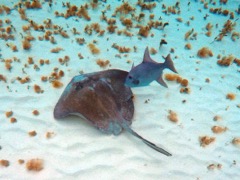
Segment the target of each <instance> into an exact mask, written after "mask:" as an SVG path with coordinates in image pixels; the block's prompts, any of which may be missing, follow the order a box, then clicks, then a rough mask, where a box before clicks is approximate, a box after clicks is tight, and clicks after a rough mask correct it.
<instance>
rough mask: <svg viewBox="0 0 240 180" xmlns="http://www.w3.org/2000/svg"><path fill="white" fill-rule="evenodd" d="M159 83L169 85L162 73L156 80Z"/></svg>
mask: <svg viewBox="0 0 240 180" xmlns="http://www.w3.org/2000/svg"><path fill="white" fill-rule="evenodd" d="M156 81H157V82H158V83H159V84H161V85H162V86H164V87H166V88H167V87H168V86H167V84H166V83H165V82H164V81H163V78H162V75H160V76H159V78H158V79H157V80H156Z"/></svg>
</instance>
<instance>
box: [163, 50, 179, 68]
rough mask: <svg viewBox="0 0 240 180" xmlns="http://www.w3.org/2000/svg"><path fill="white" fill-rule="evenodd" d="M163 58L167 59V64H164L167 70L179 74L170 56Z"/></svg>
mask: <svg viewBox="0 0 240 180" xmlns="http://www.w3.org/2000/svg"><path fill="white" fill-rule="evenodd" d="M163 58H164V59H165V62H164V63H163V64H164V66H165V68H168V69H170V70H171V71H173V72H175V73H178V72H177V70H176V69H175V67H174V64H173V61H172V58H171V56H170V54H168V55H167V57H163Z"/></svg>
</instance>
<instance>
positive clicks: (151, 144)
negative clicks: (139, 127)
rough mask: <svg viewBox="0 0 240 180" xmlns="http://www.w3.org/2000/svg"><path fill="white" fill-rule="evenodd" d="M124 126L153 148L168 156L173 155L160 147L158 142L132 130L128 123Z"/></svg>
mask: <svg viewBox="0 0 240 180" xmlns="http://www.w3.org/2000/svg"><path fill="white" fill-rule="evenodd" d="M123 128H124V129H125V130H127V131H128V132H129V133H131V134H132V135H134V136H135V137H137V138H139V139H141V140H142V141H143V142H144V143H145V144H147V145H148V146H149V147H151V148H153V149H154V150H156V151H158V152H160V153H162V154H164V155H166V156H172V154H170V153H169V152H167V151H166V150H164V149H162V148H160V147H158V146H157V145H156V144H154V143H152V142H150V141H148V140H146V139H144V138H143V137H142V136H140V135H139V134H138V133H136V132H135V131H134V130H132V129H131V128H130V127H129V126H128V125H126V124H124V125H123Z"/></svg>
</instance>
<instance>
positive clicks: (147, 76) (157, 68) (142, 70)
mask: <svg viewBox="0 0 240 180" xmlns="http://www.w3.org/2000/svg"><path fill="white" fill-rule="evenodd" d="M163 58H164V59H165V62H164V63H157V62H155V61H154V60H152V58H151V57H150V54H149V51H148V47H147V48H146V49H145V53H144V57H143V61H142V63H141V64H139V65H137V66H136V67H134V65H133V66H132V69H131V71H130V72H129V73H128V75H127V78H126V80H125V85H126V86H129V87H141V86H147V85H149V84H150V83H151V82H152V81H154V80H155V81H157V82H158V83H159V84H161V85H162V86H164V87H167V84H166V83H165V82H164V81H163V78H162V73H163V70H164V69H166V68H168V69H170V70H171V71H173V72H175V73H177V70H176V69H175V67H174V65H173V61H172V59H171V57H170V54H168V55H167V57H163Z"/></svg>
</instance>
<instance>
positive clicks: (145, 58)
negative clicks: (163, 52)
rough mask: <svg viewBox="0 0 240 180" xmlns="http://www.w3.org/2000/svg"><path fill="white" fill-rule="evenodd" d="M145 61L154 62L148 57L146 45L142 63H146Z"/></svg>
mask: <svg viewBox="0 0 240 180" xmlns="http://www.w3.org/2000/svg"><path fill="white" fill-rule="evenodd" d="M146 62H152V63H153V62H154V63H156V62H155V61H154V60H152V58H151V57H150V54H149V50H148V47H146V49H145V52H144V56H143V63H146Z"/></svg>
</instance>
